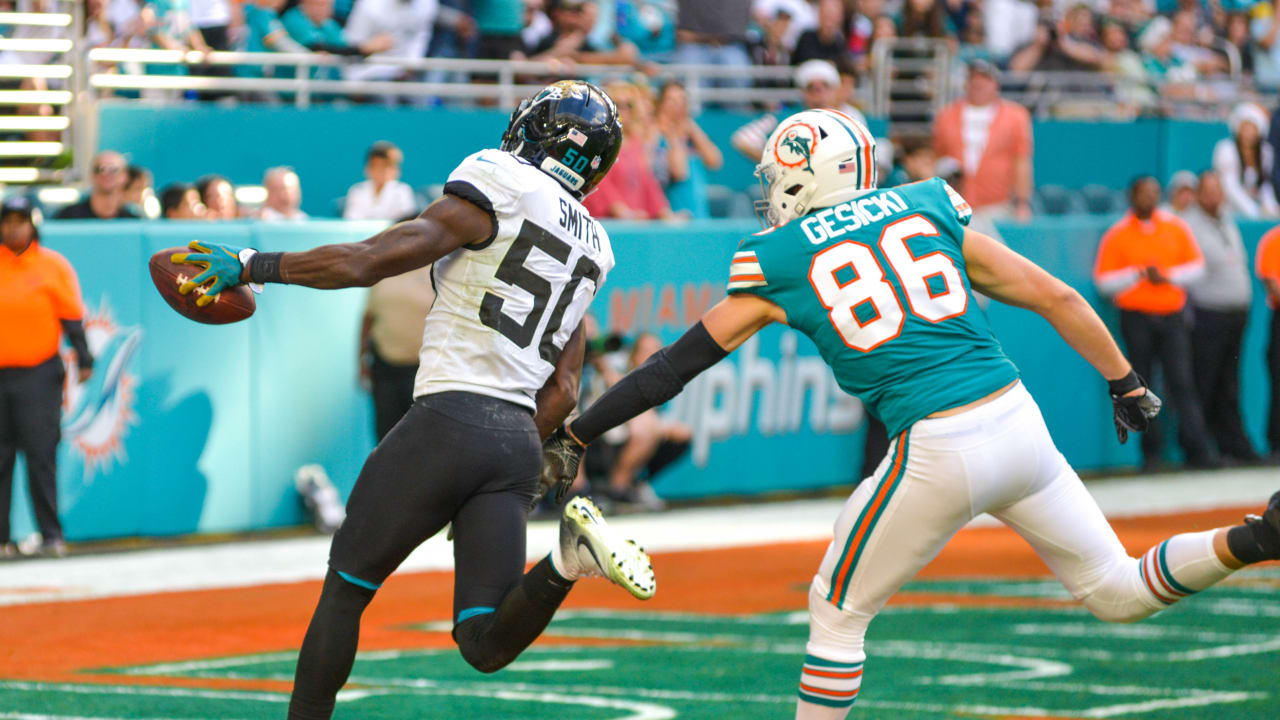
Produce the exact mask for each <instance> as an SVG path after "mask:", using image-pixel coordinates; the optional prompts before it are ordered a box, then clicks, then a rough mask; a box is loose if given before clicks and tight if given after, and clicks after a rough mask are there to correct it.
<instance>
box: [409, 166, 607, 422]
mask: <svg viewBox="0 0 1280 720" xmlns="http://www.w3.org/2000/svg"><path fill="white" fill-rule="evenodd" d="M444 192H445V193H446V194H451V195H456V196H458V197H460V198H463V199H464V200H467V201H469V202H471V203H473V204H475V205H477V206H479V207H480V208H481V209H483V210H486V211H488V212H489V213H490V214H491V215H492V216H493V219H494V225H495V228H496V231H495V232H494V234H493V235H492V236H490V237H489V238H487V239H485V240H483V241H481V242H478V243H473V244H471V245H466V246H463V247H461V248H459V249H457V250H454V251H453V252H452V253H450V254H448V255H447V256H445V257H443V258H441V259H439V260H437V261H436V263H435V265H434V267H433V268H432V275H431V279H432V282H433V284H434V285H435V291H436V299H435V303H434V304H433V305H432V306H431V311H430V312H429V313H428V314H427V324H426V328H425V329H424V330H423V337H422V350H421V351H420V353H419V356H418V375H417V378H416V380H415V383H414V390H413V395H414V397H415V398H416V397H420V396H422V395H430V394H432V393H439V392H447V391H455V390H456V391H463V392H473V393H478V394H481V395H489V396H492V397H497V398H501V399H503V400H508V401H510V402H513V403H517V404H519V405H524V406H525V407H529V408H535V407H536V405H535V402H534V396H535V394H536V393H537V392H538V390H539V389H540V388H542V386H543V385H544V384H546V382H547V379H548V378H549V377H551V373H552V372H553V371H554V370H555V365H556V361H557V360H558V359H559V357H560V351H561V350H562V349H563V348H564V345H565V343H566V342H568V340H569V336H570V335H572V334H573V332H574V330H576V329H577V328H578V325H579V323H581V322H582V317H583V316H584V315H585V314H586V312H587V308H588V307H589V306H590V305H591V301H592V299H593V298H594V297H595V294H596V292H597V291H598V290H599V289H600V287H601V286H602V285H603V284H604V280H605V276H606V275H607V274H608V272H609V270H610V269H612V268H613V249H612V248H611V247H610V245H609V237H608V235H606V234H605V231H604V228H602V227H601V226H600V223H598V222H596V221H595V220H593V219H592V218H591V215H590V214H589V213H588V212H587V211H586V209H585V208H583V207H582V204H581V203H579V202H578V201H577V200H576V199H574V198H573V196H571V195H570V194H569V193H568V192H566V191H565V190H564V188H563V186H562V185H561V184H560V183H559V182H557V181H556V180H554V179H553V178H551V177H550V176H548V175H547V174H546V173H544V172H543V171H542V170H540V169H538V168H536V167H534V166H533V165H531V164H529V163H527V162H525V161H524V160H522V159H520V158H518V157H516V156H514V155H512V154H510V153H507V152H503V151H501V150H482V151H480V152H478V153H475V154H474V155H471V156H470V157H468V158H466V159H465V160H463V161H462V163H461V164H460V165H459V166H458V167H457V169H455V170H454V171H453V173H452V174H450V175H449V180H448V182H447V183H446V184H445V188H444Z"/></svg>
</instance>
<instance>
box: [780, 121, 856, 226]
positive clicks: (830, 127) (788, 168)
mask: <svg viewBox="0 0 1280 720" xmlns="http://www.w3.org/2000/svg"><path fill="white" fill-rule="evenodd" d="M875 155H876V141H875V138H874V137H873V136H872V135H871V131H869V130H867V128H866V126H864V125H863V124H862V123H860V122H858V121H857V120H854V119H853V118H851V117H849V116H848V115H845V114H844V113H842V112H839V111H836V110H826V109H816V110H805V111H803V112H799V113H796V114H795V115H792V116H791V117H789V118H787V119H786V120H783V121H782V122H781V123H779V124H778V128H777V129H776V130H774V131H773V134H772V135H771V136H770V137H769V140H768V142H766V143H765V149H764V153H763V154H762V156H761V158H760V164H759V165H756V177H758V178H760V188H761V190H762V195H763V199H761V200H757V201H756V211H757V213H758V214H759V215H760V220H761V223H762V224H763V225H764V226H765V227H773V226H776V225H782V224H785V223H787V222H790V221H791V220H793V219H795V218H797V217H801V216H803V215H806V214H808V213H810V212H812V211H813V210H817V209H819V208H824V207H831V206H833V205H838V204H840V203H842V202H845V201H847V200H851V199H853V198H855V197H857V196H858V195H861V194H862V193H865V192H868V191H870V190H874V189H875V187H876V182H877V178H876V163H875Z"/></svg>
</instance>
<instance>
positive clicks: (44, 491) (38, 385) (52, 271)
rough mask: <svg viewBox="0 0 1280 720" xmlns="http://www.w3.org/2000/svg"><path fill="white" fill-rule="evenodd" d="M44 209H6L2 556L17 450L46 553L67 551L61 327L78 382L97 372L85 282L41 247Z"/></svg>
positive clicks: (0, 299) (8, 547)
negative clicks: (62, 503)
mask: <svg viewBox="0 0 1280 720" xmlns="http://www.w3.org/2000/svg"><path fill="white" fill-rule="evenodd" d="M38 224H39V210H37V209H35V208H34V207H32V205H31V202H30V201H29V200H27V199H26V198H23V197H13V198H9V199H8V200H6V201H5V203H4V206H3V207H2V208H0V241H2V242H0V557H6V556H7V557H12V556H13V555H14V554H15V553H16V548H15V547H14V545H13V543H12V542H11V539H10V537H9V532H10V530H9V502H10V498H11V497H12V495H13V493H12V487H13V467H14V463H15V460H16V458H17V452H18V450H21V451H22V454H23V457H24V458H25V459H26V462H27V485H28V487H29V488H30V490H31V504H32V507H33V508H34V510H35V514H36V524H37V525H39V527H40V535H41V537H42V538H43V548H42V551H43V553H44V554H48V555H56V556H62V555H65V554H66V543H65V542H64V541H63V537H62V525H61V523H60V522H59V521H58V487H57V480H56V478H57V454H58V441H59V440H61V437H62V428H61V421H62V386H63V379H64V375H65V370H64V369H63V366H62V358H61V357H60V356H59V354H58V343H59V340H60V339H61V336H62V334H63V332H66V334H67V339H68V340H69V341H70V343H71V346H72V348H74V349H75V352H76V364H77V365H78V366H79V368H80V381H81V382H84V381H85V380H88V379H89V375H90V374H91V373H92V372H93V356H92V355H91V354H90V353H89V345H88V343H87V342H86V341H85V336H84V327H83V326H82V325H81V322H80V321H81V318H83V316H84V307H83V304H82V303H81V302H80V287H79V284H78V282H77V281H76V274H75V271H74V270H72V269H71V265H70V264H69V263H67V261H66V259H65V258H63V257H62V256H61V255H59V254H58V253H56V252H54V251H52V250H49V249H47V248H44V247H41V245H40V243H39V242H38V241H39V239H40V232H39V229H38V227H37V226H38Z"/></svg>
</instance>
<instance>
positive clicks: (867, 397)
mask: <svg viewBox="0 0 1280 720" xmlns="http://www.w3.org/2000/svg"><path fill="white" fill-rule="evenodd" d="M971 214H972V211H971V210H970V209H969V204H968V203H967V202H965V201H964V198H962V197H960V195H959V194H958V193H957V192H956V191H955V190H952V189H951V187H950V186H949V185H947V183H946V182H945V181H943V180H941V179H938V178H933V179H932V180H926V181H923V182H918V183H912V184H910V185H903V186H901V187H896V188H884V189H880V190H871V191H868V192H866V193H864V194H862V195H860V196H858V197H857V198H854V199H853V200H850V201H848V202H844V203H841V204H839V205H836V206H835V207H830V208H826V209H824V210H819V211H817V212H812V213H810V214H808V215H805V216H804V217H799V218H796V219H794V220H792V221H791V222H789V223H787V224H786V225H782V226H780V227H775V228H771V229H769V230H765V231H764V232H761V233H757V234H755V235H752V236H750V237H748V238H746V239H745V240H743V241H742V244H741V245H740V246H739V247H738V252H737V253H736V254H735V255H734V256H733V264H732V266H731V268H730V271H729V293H730V294H733V293H751V294H754V295H759V296H760V297H762V298H764V299H766V300H769V301H770V302H772V303H773V304H775V305H777V306H779V307H780V308H782V309H783V311H785V312H786V314H787V323H788V324H789V325H790V326H791V327H793V328H795V329H797V330H799V331H801V332H803V333H804V334H805V335H808V336H809V338H810V339H812V340H813V342H814V343H815V344H816V345H817V346H818V351H819V352H820V353H821V354H822V358H823V359H824V360H826V361H827V364H828V365H830V366H831V369H832V371H833V372H834V373H835V376H836V381H837V382H838V383H839V384H840V387H841V388H843V389H844V390H845V392H848V393H850V394H853V395H857V396H858V397H859V398H861V399H862V401H863V403H865V404H866V405H867V407H868V409H870V410H871V412H872V413H873V414H875V415H876V416H877V417H879V418H880V419H881V420H882V421H884V424H885V425H886V426H887V427H888V429H889V432H890V436H893V435H897V434H898V433H900V432H902V431H903V430H905V429H906V428H907V427H909V426H910V425H911V424H912V423H914V422H915V421H917V420H919V419H921V418H923V417H925V416H927V415H931V414H933V413H935V412H938V411H941V410H948V409H950V408H954V407H959V406H961V405H965V404H967V403H970V402H972V401H974V400H977V399H979V398H982V397H984V396H986V395H989V394H991V393H993V392H995V391H996V390H999V389H1000V388H1002V387H1004V386H1005V385H1008V384H1009V383H1011V382H1013V381H1014V380H1015V379H1017V377H1018V371H1017V368H1015V367H1014V365H1013V363H1012V362H1011V361H1010V360H1009V358H1008V357H1006V356H1005V354H1004V350H1003V349H1002V348H1001V347H1000V343H999V342H998V341H997V340H996V338H995V336H994V335H992V333H991V328H990V326H989V325H988V324H987V319H986V316H984V315H983V314H982V310H980V309H979V308H978V306H977V303H976V302H974V301H973V297H972V295H971V294H970V288H969V276H968V274H967V273H966V272H965V262H964V253H963V251H962V247H963V244H964V226H965V225H967V224H968V223H969V217H970V215H971Z"/></svg>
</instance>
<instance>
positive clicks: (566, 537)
mask: <svg viewBox="0 0 1280 720" xmlns="http://www.w3.org/2000/svg"><path fill="white" fill-rule="evenodd" d="M560 555H561V557H562V558H563V559H564V563H565V565H566V566H567V567H565V568H564V570H565V572H566V573H567V574H570V575H573V577H574V579H576V578H582V577H604V578H607V579H609V580H610V581H611V582H613V583H614V584H616V585H621V586H622V587H624V588H626V590H627V592H629V593H631V594H632V595H634V596H636V597H637V598H639V599H641V600H648V599H649V598H651V597H653V593H654V591H655V590H657V589H658V582H657V580H656V579H655V578H654V576H653V563H652V562H650V560H649V556H648V555H647V554H646V553H645V551H644V549H643V548H641V547H640V546H639V545H637V544H636V543H635V541H634V540H627V539H625V538H622V537H619V536H618V534H617V533H616V532H614V530H613V529H612V528H610V527H609V525H608V523H606V522H605V521H604V516H603V515H601V514H600V508H598V507H596V505H595V503H593V502H591V501H590V500H588V499H587V498H584V497H576V498H574V499H573V500H571V501H569V504H568V505H566V506H565V508H564V516H563V517H562V518H561V519H560Z"/></svg>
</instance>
